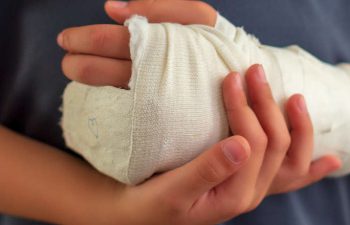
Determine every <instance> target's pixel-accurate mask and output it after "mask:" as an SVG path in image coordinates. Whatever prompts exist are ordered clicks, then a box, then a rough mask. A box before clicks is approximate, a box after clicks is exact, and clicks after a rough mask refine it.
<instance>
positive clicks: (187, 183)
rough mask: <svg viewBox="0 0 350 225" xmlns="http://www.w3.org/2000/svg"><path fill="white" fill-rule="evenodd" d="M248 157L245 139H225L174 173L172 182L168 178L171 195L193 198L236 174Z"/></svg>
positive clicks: (239, 137) (248, 150) (248, 148)
mask: <svg viewBox="0 0 350 225" xmlns="http://www.w3.org/2000/svg"><path fill="white" fill-rule="evenodd" d="M249 156H250V146H249V144H248V142H247V141H246V139H245V138H243V137H241V136H233V137H230V138H227V139H226V140H224V141H221V142H219V143H217V144H216V145H214V146H213V147H212V148H211V149H209V150H207V151H205V152H204V153H203V154H202V155H200V156H199V157H198V158H196V159H194V160H193V161H191V162H189V163H188V164H186V165H184V166H182V167H180V168H178V169H176V170H174V171H173V172H174V173H173V174H172V175H173V179H172V178H169V179H168V180H171V182H172V184H171V186H172V192H174V193H178V194H179V195H178V196H183V197H185V198H186V199H187V200H194V199H197V198H199V197H200V196H202V195H203V194H204V193H206V192H208V191H209V190H210V189H212V188H214V187H215V186H217V185H219V184H220V183H222V182H223V181H225V180H226V179H227V178H229V177H230V176H232V175H233V174H234V173H235V172H237V171H238V170H239V168H240V167H242V165H244V164H245V162H247V161H248V158H249ZM174 189H175V190H174Z"/></svg>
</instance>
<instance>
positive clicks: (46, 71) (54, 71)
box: [0, 0, 350, 225]
mask: <svg viewBox="0 0 350 225" xmlns="http://www.w3.org/2000/svg"><path fill="white" fill-rule="evenodd" d="M209 2H210V3H211V4H212V5H214V6H215V7H216V8H217V9H218V10H219V12H220V13H221V14H222V15H224V16H225V17H226V18H229V20H231V21H232V22H234V23H235V24H236V25H239V26H244V27H245V29H246V30H247V31H248V32H250V33H254V34H255V35H256V36H258V37H259V38H260V40H261V42H263V43H266V44H269V45H273V46H285V45H290V44H298V45H300V46H301V47H303V48H304V49H306V50H308V51H309V52H311V53H312V54H314V55H316V56H317V57H319V58H321V59H322V60H324V61H326V62H329V63H332V64H336V63H339V62H343V61H347V62H349V61H350V41H349V40H350V27H349V23H348V21H350V14H349V13H348V12H349V11H350V3H349V1H348V0H333V1H315V0H280V1H274V0H264V1H255V0H220V1H214V0H212V1H209ZM1 3H2V4H1V6H0V32H1V35H0V49H1V53H2V54H1V55H0V58H1V60H0V123H1V124H3V125H5V126H7V127H9V128H11V129H13V130H15V131H17V132H19V133H22V134H25V135H27V136H30V137H33V138H35V139H37V140H40V141H43V142H45V143H48V144H51V145H53V146H56V147H58V148H60V149H62V150H64V151H67V152H68V153H72V152H71V151H69V150H68V149H67V148H65V147H64V142H63V138H62V131H61V129H60V127H59V126H58V122H59V119H60V116H61V114H60V112H59V111H58V110H57V109H58V108H59V106H60V104H61V94H62V92H63V89H64V87H65V85H66V84H67V83H68V80H67V79H65V78H64V76H63V75H62V72H61V69H60V60H61V58H62V57H63V51H62V50H60V49H59V47H58V46H57V45H56V42H55V40H56V35H57V34H58V33H59V32H60V31H61V30H62V29H63V28H66V27H71V26H80V25H86V24H93V23H109V22H111V21H110V20H108V19H107V17H106V16H105V14H104V12H103V3H104V1H97V0H96V1H84V0H74V1H71V0H50V1H49V0H46V1H45V0H2V2H1ZM349 212H350V177H349V176H348V177H343V178H338V179H325V180H323V181H321V182H319V183H317V184H314V185H312V186H309V187H307V188H304V189H303V190H300V191H297V192H293V193H289V194H282V195H277V196H271V197H268V198H267V199H265V200H264V202H263V203H262V204H261V205H260V206H259V207H258V208H257V209H256V210H254V211H252V212H250V213H248V214H245V215H242V216H240V217H237V218H235V219H234V220H231V221H230V222H227V223H226V224H229V225H242V224H244V225H271V224H272V225H273V224H285V225H334V224H337V225H348V224H350V214H349ZM28 224H39V223H37V222H32V221H28V220H22V219H18V218H15V217H10V216H5V215H3V216H1V217H0V225H28ZM40 224H45V223H40Z"/></svg>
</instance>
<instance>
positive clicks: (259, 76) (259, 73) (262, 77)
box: [256, 64, 267, 83]
mask: <svg viewBox="0 0 350 225" xmlns="http://www.w3.org/2000/svg"><path fill="white" fill-rule="evenodd" d="M256 77H257V79H258V81H259V82H261V83H267V80H266V76H265V71H264V68H263V66H262V65H260V64H259V65H258V66H257V74H256Z"/></svg>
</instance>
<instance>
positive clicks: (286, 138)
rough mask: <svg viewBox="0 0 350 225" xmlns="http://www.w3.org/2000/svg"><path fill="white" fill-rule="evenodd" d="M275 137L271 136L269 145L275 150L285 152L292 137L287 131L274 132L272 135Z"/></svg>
mask: <svg viewBox="0 0 350 225" xmlns="http://www.w3.org/2000/svg"><path fill="white" fill-rule="evenodd" d="M274 137H275V138H271V141H270V142H271V147H272V148H273V149H275V150H278V151H281V152H285V151H286V150H288V149H289V147H290V145H291V143H292V139H291V137H290V135H289V134H288V133H283V134H280V133H278V134H276V135H274Z"/></svg>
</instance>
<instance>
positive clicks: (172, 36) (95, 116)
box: [62, 16, 350, 184]
mask: <svg viewBox="0 0 350 225" xmlns="http://www.w3.org/2000/svg"><path fill="white" fill-rule="evenodd" d="M126 25H127V26H128V27H129V31H130V33H131V41H130V48H131V57H132V61H133V68H132V77H131V81H130V84H129V86H130V90H123V89H118V88H114V87H92V86H87V85H83V84H79V83H76V82H72V83H70V84H69V85H68V86H67V88H66V90H65V92H64V98H63V100H64V101H63V117H62V127H63V131H64V138H65V140H66V143H67V145H68V146H69V147H70V148H72V149H73V150H75V151H76V152H78V153H79V154H81V155H82V156H83V157H85V158H86V159H87V161H89V162H90V163H91V164H92V165H93V166H94V167H95V168H97V169H98V170H99V171H101V172H102V173H104V174H106V175H109V176H111V177H113V178H115V179H117V180H119V181H121V182H123V183H127V184H137V183H140V182H142V181H144V180H145V179H147V178H149V177H150V176H151V175H153V174H154V173H157V172H163V171H167V170H170V169H173V168H176V167H178V166H181V165H183V164H184V163H186V162H188V161H190V160H192V159H193V158H195V157H196V156H197V155H199V154H200V153H201V152H202V151H204V150H206V149H208V148H209V147H210V146H211V145H213V144H214V143H216V142H218V141H219V140H222V139H224V138H225V137H227V136H228V135H229V126H228V122H227V119H226V113H225V109H224V105H223V100H222V89H221V84H222V81H223V79H224V77H225V76H226V75H227V74H228V72H229V71H237V72H240V74H244V73H245V70H246V69H247V68H248V67H249V66H250V65H252V64H254V63H260V64H263V65H264V68H265V71H266V75H267V79H268V81H269V83H270V85H271V88H272V92H273V96H274V98H275V100H276V101H277V103H278V104H279V106H280V107H281V108H282V110H283V104H284V102H285V101H286V99H287V98H288V97H290V96H291V95H292V94H294V93H301V94H303V95H304V96H305V99H306V101H307V103H308V109H309V112H310V115H311V118H312V121H313V124H314V133H315V134H314V136H315V149H314V158H318V157H320V156H322V155H324V154H327V153H332V154H338V155H339V156H340V157H341V159H342V160H343V167H342V168H341V169H340V170H339V171H337V172H336V173H335V174H333V175H343V174H346V173H349V172H350V166H349V164H350V162H349V159H348V156H349V155H350V138H348V136H349V135H350V104H347V98H348V97H349V96H350V69H349V67H348V66H347V65H343V66H341V67H333V66H331V65H328V64H325V63H322V62H320V61H319V60H318V59H316V58H314V57H313V56H311V55H310V54H309V53H307V52H305V51H303V50H302V49H300V48H299V47H297V46H292V47H288V48H284V49H279V48H273V47H268V46H263V45H261V44H260V43H259V41H258V40H257V39H255V38H254V37H252V36H250V35H248V34H247V33H246V32H245V31H244V30H243V29H241V28H237V27H235V26H233V25H232V24H230V23H229V22H228V21H226V20H225V19H224V18H223V17H221V16H219V17H218V21H217V24H216V27H215V28H211V27H207V26H201V25H189V26H182V25H178V24H170V23H163V24H149V23H148V22H147V20H146V19H145V18H143V17H139V16H135V17H133V18H132V19H130V20H129V21H128V22H127V23H126Z"/></svg>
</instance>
